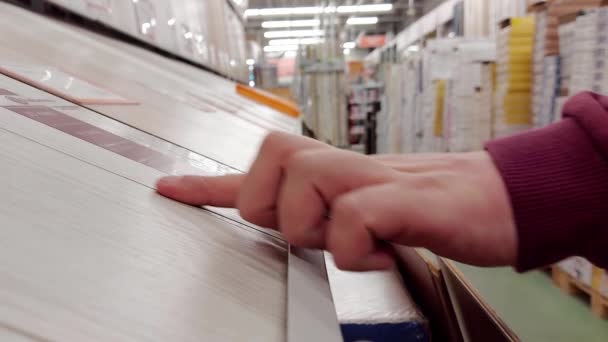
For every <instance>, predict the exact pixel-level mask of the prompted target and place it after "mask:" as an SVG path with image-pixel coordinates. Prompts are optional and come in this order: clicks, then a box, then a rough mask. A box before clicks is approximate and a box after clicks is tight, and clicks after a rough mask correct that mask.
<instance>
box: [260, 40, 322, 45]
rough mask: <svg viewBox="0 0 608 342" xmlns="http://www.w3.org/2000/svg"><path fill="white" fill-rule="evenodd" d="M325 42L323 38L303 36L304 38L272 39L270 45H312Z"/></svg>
mask: <svg viewBox="0 0 608 342" xmlns="http://www.w3.org/2000/svg"><path fill="white" fill-rule="evenodd" d="M321 42H323V40H322V39H319V38H302V39H272V40H269V41H268V45H270V46H277V45H312V44H319V43H321Z"/></svg>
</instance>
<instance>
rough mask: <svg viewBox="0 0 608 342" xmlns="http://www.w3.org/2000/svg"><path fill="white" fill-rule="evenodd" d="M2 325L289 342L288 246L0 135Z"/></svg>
mask: <svg viewBox="0 0 608 342" xmlns="http://www.w3.org/2000/svg"><path fill="white" fill-rule="evenodd" d="M0 172H1V173H2V174H3V177H1V178H0V187H1V188H2V189H3V196H2V198H0V217H1V218H2V225H1V226H0V322H2V324H3V325H7V326H11V327H16V328H18V329H21V330H24V331H28V332H30V333H31V334H33V335H35V336H44V338H46V339H48V340H58V341H135V340H139V341H141V340H147V341H245V340H246V341H252V340H257V341H283V340H284V339H285V291H286V288H285V278H286V251H285V248H284V245H282V244H281V243H277V242H276V240H274V239H271V238H269V237H268V236H266V235H263V234H262V233H260V232H257V231H254V230H248V229H242V228H239V227H236V226H234V225H231V224H229V223H227V222H225V221H223V220H220V219H217V218H215V217H212V216H210V215H209V214H207V213H206V212H204V211H202V210H199V209H196V208H192V207H189V206H185V205H181V204H178V203H175V202H173V201H170V200H167V199H165V198H162V197H161V196H159V195H157V194H155V193H154V191H153V190H152V189H149V188H147V187H145V186H142V185H140V184H137V183H135V182H133V181H130V180H127V179H125V178H123V177H120V176H118V175H115V174H112V173H109V172H107V171H105V170H103V169H100V168H98V167H95V166H92V165H90V164H86V163H84V162H82V161H80V160H77V159H75V158H73V157H70V156H67V155H65V154H62V153H60V152H57V151H55V150H52V149H49V148H46V147H43V146H41V145H40V144H37V143H35V142H32V141H30V140H27V139H25V138H22V137H19V136H17V135H15V134H12V133H9V132H7V131H4V130H1V131H0Z"/></svg>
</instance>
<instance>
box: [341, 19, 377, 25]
mask: <svg viewBox="0 0 608 342" xmlns="http://www.w3.org/2000/svg"><path fill="white" fill-rule="evenodd" d="M377 23H378V17H352V18H348V20H346V25H374V24H377Z"/></svg>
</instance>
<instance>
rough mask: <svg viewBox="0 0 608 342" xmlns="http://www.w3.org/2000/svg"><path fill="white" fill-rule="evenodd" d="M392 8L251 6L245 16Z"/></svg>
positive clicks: (385, 8) (387, 7)
mask: <svg viewBox="0 0 608 342" xmlns="http://www.w3.org/2000/svg"><path fill="white" fill-rule="evenodd" d="M392 10H393V4H370V5H353V6H338V7H335V6H327V7H319V6H314V7H279V8H251V9H248V10H246V11H245V17H247V18H251V17H272V16H288V15H315V14H321V13H328V14H331V13H336V12H337V13H340V14H354V13H382V12H390V11H392Z"/></svg>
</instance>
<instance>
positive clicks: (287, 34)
mask: <svg viewBox="0 0 608 342" xmlns="http://www.w3.org/2000/svg"><path fill="white" fill-rule="evenodd" d="M324 35H325V31H323V30H293V31H267V32H264V38H268V39H271V38H300V37H321V36H324Z"/></svg>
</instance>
